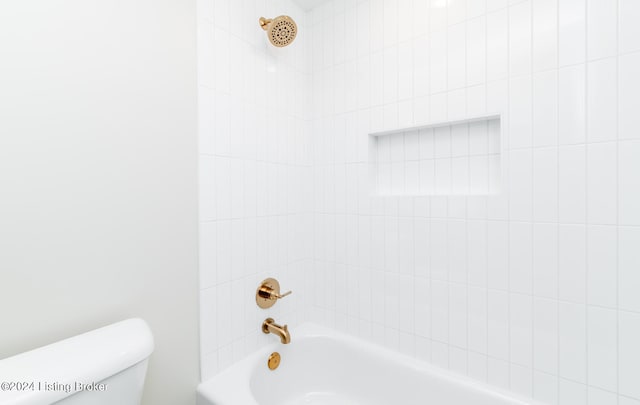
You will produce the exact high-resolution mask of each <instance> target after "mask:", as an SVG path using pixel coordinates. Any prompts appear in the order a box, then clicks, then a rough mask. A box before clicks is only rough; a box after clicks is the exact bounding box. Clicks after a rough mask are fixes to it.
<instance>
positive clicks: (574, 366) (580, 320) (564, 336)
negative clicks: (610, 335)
mask: <svg viewBox="0 0 640 405" xmlns="http://www.w3.org/2000/svg"><path fill="white" fill-rule="evenodd" d="M586 312H587V311H586V307H585V306H584V305H581V304H570V303H565V302H560V304H559V312H558V320H559V322H558V323H559V325H560V326H559V330H558V333H559V340H558V341H559V347H558V353H559V365H558V366H559V367H558V370H559V374H560V377H563V378H567V379H569V380H571V381H576V382H579V383H583V384H584V383H586V381H587V359H586V356H585V353H586V352H587V333H586V332H587V325H586V315H587V314H586ZM560 391H561V392H562V383H561V386H560ZM571 396H573V394H572V395H571ZM560 403H562V401H561V402H560Z"/></svg>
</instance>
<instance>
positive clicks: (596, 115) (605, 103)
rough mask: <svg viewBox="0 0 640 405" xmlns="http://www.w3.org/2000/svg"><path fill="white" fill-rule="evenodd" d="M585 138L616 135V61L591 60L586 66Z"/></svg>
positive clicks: (597, 140) (589, 139)
mask: <svg viewBox="0 0 640 405" xmlns="http://www.w3.org/2000/svg"><path fill="white" fill-rule="evenodd" d="M587 71H588V74H587V88H588V92H587V93H588V99H587V140H588V141H589V142H600V141H612V140H616V139H617V137H618V123H617V119H618V92H617V86H616V83H617V77H618V76H617V75H618V71H617V61H616V59H615V58H608V59H603V60H599V61H595V62H591V63H589V64H588V66H587Z"/></svg>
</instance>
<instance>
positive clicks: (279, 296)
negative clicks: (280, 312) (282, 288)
mask: <svg viewBox="0 0 640 405" xmlns="http://www.w3.org/2000/svg"><path fill="white" fill-rule="evenodd" d="M292 292H293V291H287V292H286V293H284V294H275V293H274V294H273V295H274V296H275V297H276V298H275V299H278V300H279V299H280V298H284V297H286V296H287V295H291V293H292Z"/></svg>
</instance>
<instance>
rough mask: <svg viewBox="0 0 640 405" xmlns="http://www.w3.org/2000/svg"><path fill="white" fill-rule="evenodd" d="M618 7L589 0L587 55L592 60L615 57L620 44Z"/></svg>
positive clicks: (601, 0) (610, 3)
mask: <svg viewBox="0 0 640 405" xmlns="http://www.w3.org/2000/svg"><path fill="white" fill-rule="evenodd" d="M617 40H618V5H617V4H616V3H612V2H611V1H607V0H587V46H588V48H587V55H588V57H589V59H590V60H593V59H600V58H605V57H608V56H614V55H615V54H616V51H617V48H618V44H617Z"/></svg>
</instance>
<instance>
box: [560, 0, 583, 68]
mask: <svg viewBox="0 0 640 405" xmlns="http://www.w3.org/2000/svg"><path fill="white" fill-rule="evenodd" d="M586 1H587V0H558V26H559V32H558V44H559V50H558V53H559V56H560V60H559V62H560V66H568V65H573V64H576V63H581V62H584V61H585V58H586V55H585V53H586V28H585V27H586V12H587V5H586Z"/></svg>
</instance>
